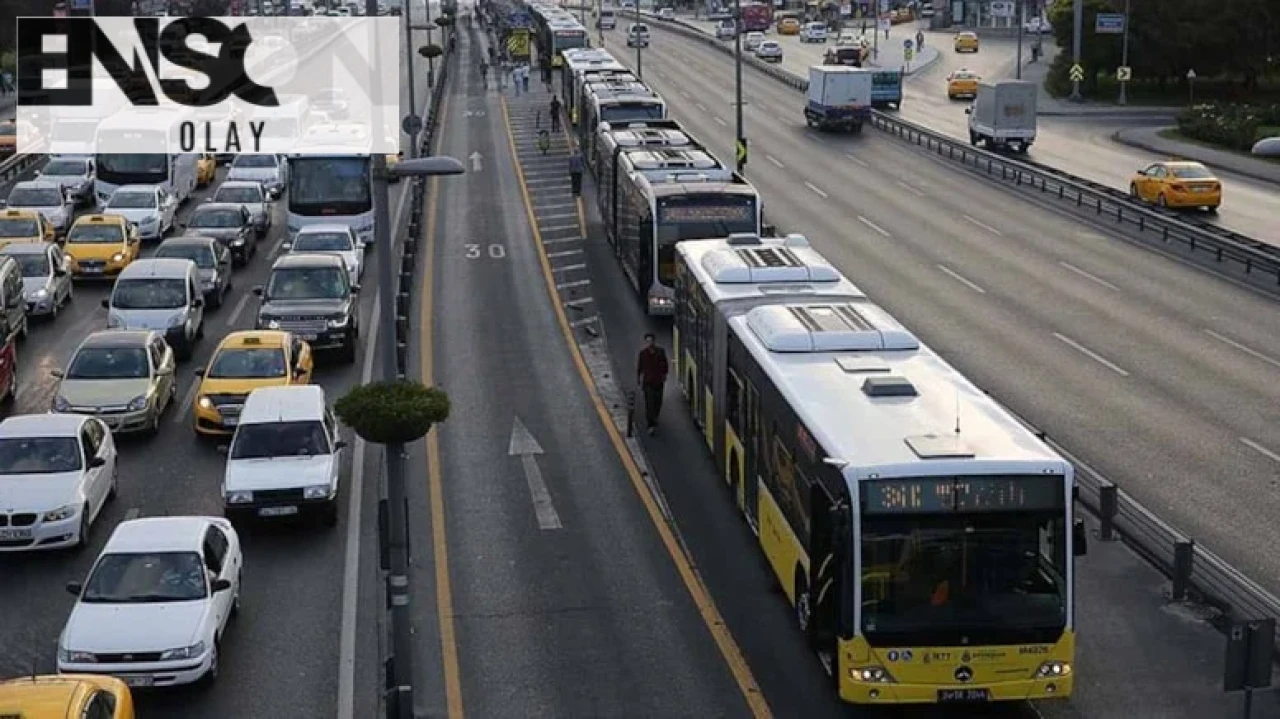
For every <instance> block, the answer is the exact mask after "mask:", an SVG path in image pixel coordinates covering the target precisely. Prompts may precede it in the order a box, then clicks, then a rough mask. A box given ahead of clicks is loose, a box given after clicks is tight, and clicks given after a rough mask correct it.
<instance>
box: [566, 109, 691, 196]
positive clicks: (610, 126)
mask: <svg viewBox="0 0 1280 719" xmlns="http://www.w3.org/2000/svg"><path fill="white" fill-rule="evenodd" d="M591 147H592V148H594V149H593V152H592V153H591V154H590V155H586V156H585V157H586V161H587V167H588V168H589V169H590V170H591V172H592V173H594V174H595V175H596V177H597V178H601V184H602V185H603V184H605V183H604V181H603V178H610V179H612V177H613V171H614V166H615V164H616V162H617V159H618V157H619V155H620V153H621V152H623V151H625V150H630V149H633V148H637V147H685V148H702V145H701V144H700V143H699V142H698V141H697V140H695V139H694V138H693V136H692V135H690V134H689V133H687V132H685V131H684V129H682V128H681V127H680V123H679V122H677V121H675V120H670V119H667V120H647V121H644V122H619V123H612V122H602V123H600V126H599V127H598V128H596V139H595V142H593V143H591ZM612 187H613V184H612V183H609V187H608V188H605V189H612ZM598 201H599V202H600V203H601V205H600V207H601V208H605V207H609V206H611V203H612V199H610V200H608V201H605V199H604V198H600V199H599V200H598Z"/></svg>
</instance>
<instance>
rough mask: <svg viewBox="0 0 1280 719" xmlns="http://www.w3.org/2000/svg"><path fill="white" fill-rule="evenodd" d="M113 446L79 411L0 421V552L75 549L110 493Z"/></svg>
mask: <svg viewBox="0 0 1280 719" xmlns="http://www.w3.org/2000/svg"><path fill="white" fill-rule="evenodd" d="M117 481H118V479H117V468H116V444H115V441H114V440H112V438H111V432H110V431H109V430H108V429H107V427H106V425H104V424H103V423H102V422H100V421H98V420H97V419H94V418H92V417H86V416H84V415H79V414H22V415H15V416H13V417H9V418H8V419H6V420H4V421H3V422H0V520H3V523H0V552H20V551H24V550H28V549H59V548H64V547H82V546H84V545H85V543H86V542H87V540H88V535H89V529H90V527H91V526H92V524H93V520H94V519H96V518H97V517H98V514H99V513H100V512H101V511H102V507H103V505H105V504H106V503H107V501H108V500H109V499H111V498H112V497H114V496H115V495H116V487H117Z"/></svg>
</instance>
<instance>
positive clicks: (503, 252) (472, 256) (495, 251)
mask: <svg viewBox="0 0 1280 719" xmlns="http://www.w3.org/2000/svg"><path fill="white" fill-rule="evenodd" d="M483 248H484V245H467V259H468V260H478V259H480V257H481V256H482V255H483V254H484V249H483ZM506 256H507V248H505V247H503V246H502V245H489V258H490V259H493V260H500V259H502V258H504V257H506Z"/></svg>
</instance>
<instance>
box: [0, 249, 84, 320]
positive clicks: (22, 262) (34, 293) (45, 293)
mask: <svg viewBox="0 0 1280 719" xmlns="http://www.w3.org/2000/svg"><path fill="white" fill-rule="evenodd" d="M0 254H4V255H8V256H9V257H12V258H13V259H14V260H16V261H17V263H18V267H19V268H20V269H21V271H22V297H23V299H24V300H26V303H27V316H28V317H49V318H50V319H52V318H55V317H57V316H58V311H59V310H61V309H62V307H63V306H64V305H66V304H67V303H69V302H71V298H72V296H73V295H74V290H73V288H72V287H71V273H70V272H68V271H67V268H66V264H65V263H66V260H65V259H64V255H63V253H62V250H60V249H58V246H57V245H53V244H50V243H48V242H31V243H24V244H15V245H8V246H6V247H5V248H4V249H3V250H0Z"/></svg>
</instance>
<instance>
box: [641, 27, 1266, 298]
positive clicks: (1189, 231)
mask: <svg viewBox="0 0 1280 719" xmlns="http://www.w3.org/2000/svg"><path fill="white" fill-rule="evenodd" d="M645 14H646V15H649V17H650V18H653V16H652V15H650V14H648V13H645ZM650 26H651V27H658V28H662V29H665V30H667V31H670V32H674V33H676V34H678V35H682V36H685V37H689V38H691V39H694V40H697V41H699V42H702V43H703V44H706V45H709V46H711V47H713V48H715V49H716V50H718V51H720V52H722V53H725V54H727V55H732V54H733V46H732V45H729V44H726V43H724V42H722V41H719V40H717V39H715V38H714V37H712V36H711V35H709V34H707V33H706V32H704V31H702V29H700V28H697V27H694V26H692V25H689V24H687V23H684V22H682V21H680V20H656V19H655V21H654V22H653V23H651V24H650ZM743 62H744V63H745V64H748V65H750V66H751V67H753V68H755V69H757V70H759V71H760V72H762V73H764V74H766V75H768V76H770V77H771V78H774V79H775V80H778V81H779V82H781V83H783V84H785V85H787V86H788V87H791V88H794V89H796V90H799V91H800V92H805V91H807V90H808V88H809V80H808V79H807V78H803V77H800V76H799V75H796V74H795V73H793V72H790V71H788V70H784V69H782V68H780V67H776V66H773V65H770V64H767V63H764V62H761V61H760V60H758V59H756V58H754V57H750V56H747V55H743ZM871 124H872V126H873V127H875V128H876V129H878V130H881V131H883V132H886V133H889V134H891V135H894V136H895V137H897V138H899V139H901V140H904V141H906V142H910V143H912V144H914V145H917V146H919V147H922V148H925V149H927V150H928V151H930V152H932V153H933V154H935V155H938V156H940V157H944V158H946V159H948V160H950V161H952V162H956V163H959V164H961V165H965V166H967V167H970V168H973V169H975V170H977V171H978V172H980V173H982V174H984V175H986V176H987V177H988V178H991V179H999V180H1001V181H1003V182H1006V183H1009V184H1012V185H1014V186H1016V187H1019V188H1025V189H1027V190H1033V191H1034V190H1038V191H1039V192H1040V194H1041V195H1042V196H1044V197H1046V198H1050V199H1053V200H1056V201H1058V202H1060V203H1062V204H1067V205H1074V206H1075V207H1076V208H1077V209H1080V210H1085V211H1089V210H1091V211H1092V212H1093V214H1094V215H1095V216H1097V217H1100V218H1107V219H1109V220H1111V221H1113V222H1115V223H1116V224H1118V225H1123V226H1125V227H1126V228H1128V229H1134V230H1137V231H1138V232H1140V233H1143V234H1144V235H1149V236H1155V237H1158V238H1159V239H1160V240H1161V242H1162V243H1164V244H1170V243H1172V244H1175V245H1177V246H1180V247H1182V248H1183V249H1184V250H1185V251H1187V252H1189V253H1191V254H1192V255H1193V256H1196V257H1199V258H1203V259H1209V260H1212V261H1213V262H1216V263H1218V264H1222V265H1230V266H1232V267H1234V268H1236V269H1238V270H1239V271H1242V272H1243V273H1244V274H1245V275H1250V276H1252V275H1265V276H1267V277H1269V278H1270V277H1274V278H1275V284H1276V285H1277V286H1278V287H1280V248H1277V247H1275V246H1273V245H1269V244H1267V243H1265V242H1261V241H1259V240H1257V239H1254V238H1252V237H1248V236H1246V235H1242V234H1240V233H1237V232H1233V231H1231V230H1228V229H1225V228H1222V227H1218V226H1217V225H1213V224H1211V223H1208V222H1204V221H1202V220H1195V219H1192V218H1189V217H1187V216H1185V215H1183V214H1179V213H1174V212H1173V211H1171V210H1163V209H1161V208H1157V207H1152V206H1149V205H1146V204H1143V203H1141V202H1139V201H1137V200H1135V199H1134V198H1132V197H1130V196H1129V195H1128V194H1127V193H1125V192H1123V191H1121V190H1118V189H1116V188H1114V187H1108V186H1106V185H1103V184H1101V183H1097V182H1093V181H1092V180H1086V179H1084V178H1081V177H1077V176H1075V175H1072V174H1070V173H1067V172H1063V171H1061V170H1057V169H1054V168H1052V167H1048V166H1045V165H1041V164H1038V163H1034V162H1029V161H1026V160H1020V159H1014V158H1011V157H1008V156H1006V155H1001V154H999V153H995V152H991V151H988V150H984V149H979V148H976V147H973V146H971V145H969V144H966V143H965V142H964V141H963V140H959V139H956V138H953V137H950V136H949V135H944V134H942V133H939V132H936V131H934V130H930V129H929V128H927V127H924V126H922V125H918V124H916V123H913V122H909V121H907V120H903V119H901V118H899V117H895V116H893V115H890V114H888V113H884V112H879V111H872V113H871Z"/></svg>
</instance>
